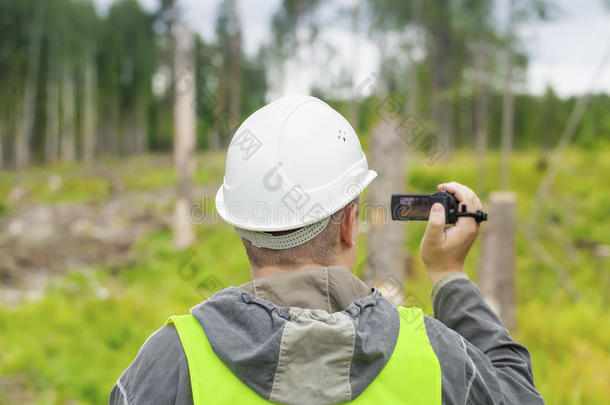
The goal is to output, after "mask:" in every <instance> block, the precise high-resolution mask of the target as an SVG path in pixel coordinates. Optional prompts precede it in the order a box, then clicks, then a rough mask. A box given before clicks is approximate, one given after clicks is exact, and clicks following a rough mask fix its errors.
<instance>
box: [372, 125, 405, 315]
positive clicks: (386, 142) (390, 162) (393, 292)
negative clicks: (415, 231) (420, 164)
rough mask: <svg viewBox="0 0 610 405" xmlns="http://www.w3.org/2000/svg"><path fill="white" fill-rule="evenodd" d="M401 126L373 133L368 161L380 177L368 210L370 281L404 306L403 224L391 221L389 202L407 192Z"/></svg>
mask: <svg viewBox="0 0 610 405" xmlns="http://www.w3.org/2000/svg"><path fill="white" fill-rule="evenodd" d="M398 124H399V122H398V121H396V120H394V119H388V120H387V121H385V120H381V121H380V122H379V124H378V125H377V126H376V127H375V128H374V130H373V131H372V132H371V139H370V142H369V160H370V165H371V167H374V168H375V169H376V170H377V171H378V173H379V177H378V178H377V179H376V180H375V181H374V182H373V183H371V185H370V186H369V187H368V199H367V208H368V209H369V211H370V215H371V218H370V227H369V230H368V236H367V243H368V249H367V250H368V252H369V258H368V273H367V274H366V279H367V281H369V282H371V283H372V284H373V285H375V286H376V287H377V288H379V289H380V290H381V291H382V293H383V294H384V296H385V297H387V298H388V299H390V300H391V301H392V302H393V303H394V304H396V305H398V304H402V303H403V301H404V294H403V291H402V287H403V285H404V281H405V277H406V258H407V255H406V251H405V246H404V241H405V235H406V233H405V227H404V224H401V223H399V222H395V221H391V218H390V212H389V207H388V201H389V200H388V199H389V196H390V195H391V194H392V192H397V191H399V190H403V189H404V185H405V176H406V169H405V167H406V157H407V153H406V152H407V151H406V149H407V148H406V144H405V143H404V142H403V140H402V138H400V137H399V136H398V135H397V134H396V132H395V130H396V128H397V126H398Z"/></svg>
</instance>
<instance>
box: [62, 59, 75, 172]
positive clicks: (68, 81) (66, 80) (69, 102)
mask: <svg viewBox="0 0 610 405" xmlns="http://www.w3.org/2000/svg"><path fill="white" fill-rule="evenodd" d="M75 118H76V114H75V91H74V77H73V72H72V69H71V68H70V62H69V61H66V60H64V62H63V69H62V80H61V144H60V145H61V146H60V148H61V159H62V160H63V161H64V162H68V163H70V162H73V161H74V159H75V157H76V156H75V152H76V150H75V144H76V134H75V131H74V126H75Z"/></svg>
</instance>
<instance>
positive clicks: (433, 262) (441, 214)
mask: <svg viewBox="0 0 610 405" xmlns="http://www.w3.org/2000/svg"><path fill="white" fill-rule="evenodd" d="M438 190H439V191H446V192H448V193H451V194H453V195H455V198H457V200H458V201H459V202H460V207H461V206H462V205H463V204H466V208H467V211H469V212H474V211H476V210H480V209H482V208H483V207H482V205H481V200H479V197H477V195H476V194H475V193H474V192H473V191H472V190H471V189H469V188H468V187H466V186H463V185H461V184H459V183H456V182H451V183H443V184H439V185H438ZM478 234H479V224H478V223H477V222H476V221H475V220H474V218H469V217H459V218H458V220H457V222H456V224H455V226H452V227H448V228H445V209H444V208H443V205H442V204H439V203H436V204H434V205H433V206H432V209H431V210H430V218H429V220H428V227H427V228H426V233H425V234H424V237H423V239H422V241H421V245H420V248H419V250H420V254H421V257H422V259H423V260H424V264H425V265H426V269H427V270H428V276H429V277H430V280H432V282H433V283H436V282H437V281H439V280H440V279H441V278H443V277H445V276H446V275H448V274H450V273H455V272H461V271H464V262H465V261H466V255H468V251H469V250H470V247H471V246H472V244H473V243H474V241H475V239H476V238H477V235H478Z"/></svg>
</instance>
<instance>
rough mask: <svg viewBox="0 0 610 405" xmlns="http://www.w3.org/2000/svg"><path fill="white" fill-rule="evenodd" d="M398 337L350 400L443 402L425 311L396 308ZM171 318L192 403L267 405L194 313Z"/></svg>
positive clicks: (427, 404) (426, 404)
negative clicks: (214, 345) (380, 365)
mask: <svg viewBox="0 0 610 405" xmlns="http://www.w3.org/2000/svg"><path fill="white" fill-rule="evenodd" d="M397 309H398V311H399V314H400V328H399V332H398V339H397V341H396V346H395V347H394V352H393V353H392V356H391V357H390V359H389V360H388V362H387V363H386V365H385V366H384V368H383V369H382V370H381V372H380V373H379V374H378V375H377V377H376V378H375V379H374V380H373V381H372V382H371V383H370V384H369V386H368V387H367V388H366V389H365V390H364V391H363V392H362V393H361V394H360V395H358V397H356V398H355V399H354V400H352V401H350V402H349V403H353V404H417V405H441V369H440V365H439V362H438V359H437V357H436V354H435V353H434V350H433V349H432V346H431V345H430V341H429V340H428V335H427V333H426V328H425V325H424V318H423V313H422V311H421V310H420V309H418V308H405V307H398V308H397ZM169 323H173V324H174V326H175V327H176V330H177V331H178V335H179V336H180V341H181V342H182V347H183V348H184V352H185V354H186V359H187V361H188V367H189V373H190V377H191V389H192V391H193V404H194V405H203V404H206V405H216V404H218V405H220V404H226V405H229V404H230V405H233V404H269V403H272V402H271V401H269V400H268V399H266V398H263V397H261V396H260V395H259V394H257V393H256V392H255V391H253V390H252V389H251V388H250V387H248V386H247V385H246V384H245V383H244V382H242V381H241V380H240V379H239V378H238V377H237V376H236V375H235V374H233V372H231V370H229V368H227V366H225V365H224V363H223V362H222V360H221V359H220V358H219V357H218V356H217V355H216V353H214V350H213V349H212V346H211V345H210V343H209V341H208V339H207V338H206V336H205V332H204V331H203V328H202V327H201V324H200V323H199V322H198V321H197V320H196V319H195V317H193V315H190V314H189V315H175V316H171V317H169V318H168V320H167V321H166V324H169Z"/></svg>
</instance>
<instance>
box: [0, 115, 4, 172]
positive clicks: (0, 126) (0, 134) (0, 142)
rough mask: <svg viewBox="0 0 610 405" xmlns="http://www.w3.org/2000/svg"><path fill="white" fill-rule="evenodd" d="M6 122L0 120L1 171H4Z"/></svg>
mask: <svg viewBox="0 0 610 405" xmlns="http://www.w3.org/2000/svg"><path fill="white" fill-rule="evenodd" d="M4 132H5V131H4V122H3V121H2V120H1V119H0V170H2V169H4Z"/></svg>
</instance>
